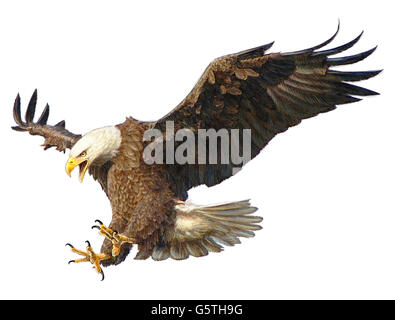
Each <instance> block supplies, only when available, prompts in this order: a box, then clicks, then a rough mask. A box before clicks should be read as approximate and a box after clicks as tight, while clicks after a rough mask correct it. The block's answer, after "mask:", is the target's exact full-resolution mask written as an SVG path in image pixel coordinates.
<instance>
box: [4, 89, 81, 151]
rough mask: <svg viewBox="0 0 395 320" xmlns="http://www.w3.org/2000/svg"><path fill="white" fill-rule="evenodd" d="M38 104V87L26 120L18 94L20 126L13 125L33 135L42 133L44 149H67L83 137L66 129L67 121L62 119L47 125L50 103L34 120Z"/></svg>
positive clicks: (17, 109) (18, 119)
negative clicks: (23, 119) (23, 116)
mask: <svg viewBox="0 0 395 320" xmlns="http://www.w3.org/2000/svg"><path fill="white" fill-rule="evenodd" d="M36 104H37V89H36V90H35V91H34V93H33V95H32V97H31V99H30V102H29V105H28V107H27V110H26V115H25V122H23V121H22V118H21V98H20V96H19V94H18V95H17V97H16V99H15V103H14V120H15V122H16V123H17V125H18V126H15V127H12V129H14V130H16V131H27V132H29V133H30V134H31V135H40V136H42V137H44V138H45V141H44V144H43V145H42V146H43V147H44V150H46V149H48V148H51V147H56V150H59V151H63V152H64V151H65V150H66V149H67V148H68V149H71V148H72V146H73V145H74V144H75V143H76V142H77V141H78V139H79V138H81V135H77V134H73V133H71V132H70V131H68V130H66V127H65V126H66V123H65V121H64V120H63V121H60V122H59V123H57V124H55V125H54V126H50V125H47V121H48V117H49V105H48V104H47V105H46V106H45V109H44V111H43V113H42V114H41V116H40V118H39V119H38V120H37V121H36V122H33V118H34V114H35V111H36Z"/></svg>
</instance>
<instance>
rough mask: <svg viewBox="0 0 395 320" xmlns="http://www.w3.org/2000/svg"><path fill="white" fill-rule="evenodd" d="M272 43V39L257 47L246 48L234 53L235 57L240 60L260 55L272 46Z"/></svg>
mask: <svg viewBox="0 0 395 320" xmlns="http://www.w3.org/2000/svg"><path fill="white" fill-rule="evenodd" d="M273 44H274V41H273V42H270V43H267V44H264V45H262V46H259V47H255V48H251V49H247V50H244V51H241V52H238V53H236V56H237V59H238V60H239V61H240V60H244V59H251V58H256V57H261V56H263V55H264V54H265V52H266V51H267V50H269V49H270V48H271V47H272V46H273Z"/></svg>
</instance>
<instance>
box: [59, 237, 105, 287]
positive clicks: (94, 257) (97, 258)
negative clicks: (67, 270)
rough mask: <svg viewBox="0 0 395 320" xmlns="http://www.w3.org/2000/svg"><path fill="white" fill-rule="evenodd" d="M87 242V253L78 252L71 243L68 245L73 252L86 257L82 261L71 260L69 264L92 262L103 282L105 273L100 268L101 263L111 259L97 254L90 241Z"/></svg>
mask: <svg viewBox="0 0 395 320" xmlns="http://www.w3.org/2000/svg"><path fill="white" fill-rule="evenodd" d="M85 242H86V243H87V245H88V246H87V247H86V251H82V250H78V249H76V248H74V247H73V245H71V244H70V243H66V246H69V247H70V248H71V251H72V252H74V253H76V254H79V255H80V256H84V257H85V258H82V259H77V260H70V261H69V264H70V263H72V262H74V263H80V262H90V263H92V264H93V265H94V268H95V269H96V271H97V272H98V273H100V274H101V275H102V281H103V280H104V272H103V270H102V268H101V267H100V262H101V261H102V260H107V259H109V258H111V257H110V256H108V255H107V254H105V253H95V252H94V251H93V249H92V247H91V244H90V242H89V241H88V240H87V241H85Z"/></svg>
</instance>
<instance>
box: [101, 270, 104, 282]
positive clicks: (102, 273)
mask: <svg viewBox="0 0 395 320" xmlns="http://www.w3.org/2000/svg"><path fill="white" fill-rule="evenodd" d="M100 273H101V276H102V278H101V281H103V280H104V272H103V270H100Z"/></svg>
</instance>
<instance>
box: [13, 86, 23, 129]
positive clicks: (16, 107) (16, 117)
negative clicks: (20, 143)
mask: <svg viewBox="0 0 395 320" xmlns="http://www.w3.org/2000/svg"><path fill="white" fill-rule="evenodd" d="M13 115H14V120H15V122H16V123H17V124H18V125H20V126H22V125H23V122H22V118H21V96H20V95H19V93H18V94H17V96H16V98H15V102H14V109H13Z"/></svg>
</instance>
